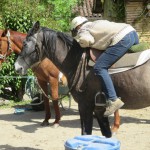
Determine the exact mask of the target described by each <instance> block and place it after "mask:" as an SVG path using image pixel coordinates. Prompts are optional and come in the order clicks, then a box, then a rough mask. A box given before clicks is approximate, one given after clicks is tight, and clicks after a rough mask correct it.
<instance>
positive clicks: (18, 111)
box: [14, 108, 25, 114]
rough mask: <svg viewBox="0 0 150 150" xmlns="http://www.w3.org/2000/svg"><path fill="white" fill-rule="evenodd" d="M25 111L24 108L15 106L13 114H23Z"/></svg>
mask: <svg viewBox="0 0 150 150" xmlns="http://www.w3.org/2000/svg"><path fill="white" fill-rule="evenodd" d="M24 112H25V109H24V108H15V112H14V114H23V113H24Z"/></svg>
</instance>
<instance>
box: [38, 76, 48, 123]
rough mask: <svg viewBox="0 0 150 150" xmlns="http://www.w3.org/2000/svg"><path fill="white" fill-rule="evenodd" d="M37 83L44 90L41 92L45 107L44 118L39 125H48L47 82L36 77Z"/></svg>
mask: <svg viewBox="0 0 150 150" xmlns="http://www.w3.org/2000/svg"><path fill="white" fill-rule="evenodd" d="M38 83H39V85H40V87H41V88H42V90H43V92H44V93H43V100H44V108H45V119H44V121H43V122H42V123H41V126H48V125H49V121H48V120H49V119H50V118H51V112H50V105H49V99H48V87H47V82H45V81H42V80H39V79H38Z"/></svg>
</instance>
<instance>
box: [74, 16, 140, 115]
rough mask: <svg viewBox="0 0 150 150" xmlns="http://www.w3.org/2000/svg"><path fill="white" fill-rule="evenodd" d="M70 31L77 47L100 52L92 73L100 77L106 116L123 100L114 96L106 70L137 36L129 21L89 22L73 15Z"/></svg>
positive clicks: (112, 86) (133, 43) (121, 103)
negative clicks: (78, 45)
mask: <svg viewBox="0 0 150 150" xmlns="http://www.w3.org/2000/svg"><path fill="white" fill-rule="evenodd" d="M71 31H72V36H73V37H74V38H75V39H76V41H77V42H78V43H79V44H80V46H81V47H83V48H86V47H89V48H94V49H97V50H100V51H103V53H102V54H101V55H100V56H99V57H98V58H97V60H96V63H95V65H94V72H95V75H96V76H98V78H99V79H100V81H101V83H100V84H102V90H103V92H104V94H105V96H106V111H105V113H104V116H109V115H111V114H113V113H114V112H115V111H116V110H118V109H120V108H121V107H122V106H123V105H124V102H122V101H121V99H120V98H118V97H117V94H116V91H115V88H114V85H113V82H112V79H111V77H110V75H109V73H108V69H109V68H110V67H111V66H112V65H113V64H114V63H115V62H116V61H118V60H119V59H120V58H121V57H122V56H123V55H124V54H125V53H127V51H128V49H129V48H130V47H131V46H133V45H135V44H138V43H139V39H138V35H137V33H136V31H135V29H134V28H133V27H132V26H131V25H129V24H125V23H115V22H110V21H108V20H96V21H93V22H89V21H88V19H87V18H85V17H82V16H77V17H75V18H74V19H73V20H72V22H71Z"/></svg>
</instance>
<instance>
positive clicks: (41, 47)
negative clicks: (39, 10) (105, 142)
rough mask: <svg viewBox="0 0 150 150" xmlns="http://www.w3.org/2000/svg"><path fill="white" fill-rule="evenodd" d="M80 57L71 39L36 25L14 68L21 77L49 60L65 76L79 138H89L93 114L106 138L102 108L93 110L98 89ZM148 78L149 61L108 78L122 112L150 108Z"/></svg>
mask: <svg viewBox="0 0 150 150" xmlns="http://www.w3.org/2000/svg"><path fill="white" fill-rule="evenodd" d="M83 53H84V49H82V48H81V47H80V46H79V44H78V43H77V42H76V41H75V40H74V39H73V38H72V37H70V36H68V35H66V34H64V33H61V32H56V31H53V30H51V29H48V28H45V27H40V24H39V22H36V24H35V25H34V26H33V28H32V29H31V30H30V31H29V32H28V36H27V38H26V40H25V43H24V46H23V51H22V52H21V54H20V56H19V57H18V59H17V61H16V63H15V68H16V71H17V72H19V73H20V74H24V73H25V72H26V70H27V69H28V68H29V67H30V66H32V65H34V64H35V63H36V62H38V61H41V60H42V59H43V57H44V56H47V57H48V58H50V59H51V60H52V61H53V62H54V64H55V65H56V66H57V67H58V68H59V69H61V70H62V72H63V73H65V75H66V77H67V79H68V84H69V88H70V91H71V94H72V95H73V97H74V99H75V100H76V101H77V102H78V105H79V112H80V119H81V128H82V134H91V132H92V119H93V117H92V113H93V111H95V113H96V118H97V119H98V122H99V125H100V127H101V131H102V134H103V135H105V136H110V132H109V123H108V122H107V121H108V118H107V117H105V118H104V117H103V112H104V110H103V108H100V109H99V110H97V108H96V109H95V110H94V105H95V98H94V97H95V95H96V93H97V92H98V91H99V90H100V89H101V87H100V85H99V84H98V83H99V82H98V79H97V77H96V76H95V75H94V72H93V69H92V68H91V67H90V66H87V59H85V57H84V55H83ZM131 55H132V54H131ZM127 60H128V59H127ZM127 60H126V61H127ZM128 61H129V60H128ZM27 62H28V64H27ZM149 74H150V61H147V62H145V63H144V64H143V65H141V66H138V67H135V68H133V69H130V70H127V71H125V72H121V73H116V74H112V79H113V82H114V85H115V88H116V90H117V93H118V96H120V97H121V98H122V100H123V101H124V102H125V104H126V105H125V107H126V108H130V109H134V108H135V109H139V108H143V107H147V106H150V99H149V97H150V90H149V89H150V80H149ZM100 111H102V112H100Z"/></svg>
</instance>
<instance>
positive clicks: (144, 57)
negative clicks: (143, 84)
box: [108, 49, 150, 74]
mask: <svg viewBox="0 0 150 150" xmlns="http://www.w3.org/2000/svg"><path fill="white" fill-rule="evenodd" d="M149 59H150V49H147V50H145V51H143V52H142V53H141V54H140V56H139V58H138V60H137V63H136V64H135V66H132V67H125V68H117V69H109V70H108V71H109V74H115V73H119V72H124V71H127V70H130V69H133V68H135V67H137V66H140V65H142V64H144V63H145V62H147V61H148V60H149Z"/></svg>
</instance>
